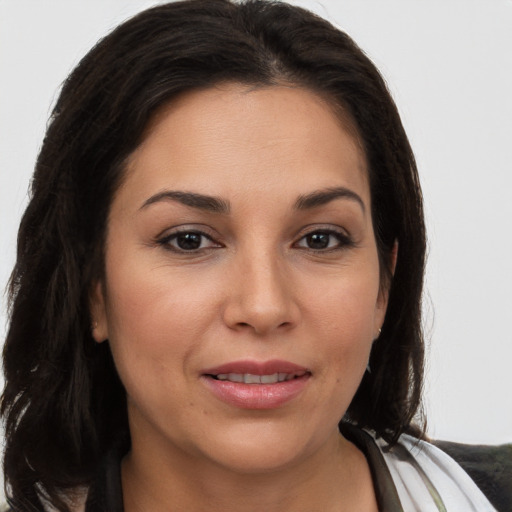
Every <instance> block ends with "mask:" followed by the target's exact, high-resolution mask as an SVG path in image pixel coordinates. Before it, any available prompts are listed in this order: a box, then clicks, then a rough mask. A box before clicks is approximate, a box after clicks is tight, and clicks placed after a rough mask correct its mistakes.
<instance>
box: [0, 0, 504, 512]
mask: <svg viewBox="0 0 512 512" xmlns="http://www.w3.org/2000/svg"><path fill="white" fill-rule="evenodd" d="M424 254H425V233H424V224H423V213H422V200H421V191H420V188H419V182H418V177H417V172H416V167H415V163H414V157H413V154H412V152H411V149H410V147H409V144H408V141H407V137H406V135H405V133H404V130H403V128H402V125H401V122H400V119H399V116H398V114H397V111H396V108H395V106H394V104H393V101H392V100H391V98H390V96H389V93H388V92H387V90H386V87H385V85H384V82H383V80H382V79H381V77H380V75H379V74H378V72H377V70H376V69H375V67H374V66H373V64H372V63H371V62H370V61H369V60H368V59H367V58H366V57H365V56H364V55H363V54H362V52H361V51H360V50H359V49H358V48H357V46H356V45H355V44H354V43H353V42H352V41H351V40H350V38H348V36H346V35H345V34H343V33H342V32H340V31H338V30H336V29H335V28H333V27H332V26H331V25H329V24H328V23H327V22H325V21H323V20H321V19H319V18H316V17H315V16H313V15H312V14H310V13H307V12H306V11H303V10H301V9H298V8H295V7H291V6H288V5H286V4H273V3H269V2H261V1H251V2H247V3H243V4H234V3H231V2H229V1H226V0H214V1H211V0H208V1H206V0H193V1H187V2H182V3H181V2H179V3H174V4H168V5H162V6H160V7H155V8H154V9H150V10H148V11H145V12H143V13H141V14H140V15H138V16H136V17H135V18H133V19H132V20H130V21H128V22H126V23H124V24H123V25H121V26H120V27H118V28H117V29H116V30H115V31H114V32H112V33H111V34H110V35H109V36H107V37H106V38H105V39H104V40H102V41H101V42H100V43H99V44H98V45H97V46H96V47H95V48H94V49H93V50H92V51H91V52H90V53H89V54H88V55H87V56H86V57H85V58H84V59H83V60H82V62H81V63H80V64H79V66H78V67H77V68H76V69H75V71H74V72H73V73H72V74H71V76H70V77H69V79H68V80H67V82H66V83H65V85H64V87H63V90H62V92H61V95H60V98H59V100H58V102H57V105H56V107H55V111H54V114H53V116H52V121H51V124H50V126H49V128H48V132H47V136H46V139H45V142H44V144H43V147H42V150H41V153H40V156H39V159H38V162H37V167H36V171H35V174H34V181H33V190H32V199H31V202H30V204H29V206H28V208H27V211H26V213H25V215H24V217H23V220H22V224H21V227H20V234H19V247H18V260H17V264H16V267H15V270H14V273H13V278H12V284H11V292H10V293H11V303H12V306H11V323H10V327H9V332H8V336H7V340H6V345H5V352H4V365H5V373H6V383H7V384H6V389H5V392H4V395H3V400H2V413H3V415H4V417H5V419H6V427H7V442H6V451H5V460H4V467H5V475H6V480H7V484H8V496H9V500H10V504H11V507H12V509H13V510H42V509H51V507H54V508H56V509H57V510H62V511H65V510H86V511H89V512H90V511H96V510H108V511H120V510H126V511H128V512H130V511H137V510H152V511H153V510H155V511H158V510H187V511H196V510H197V511H199V510H205V509H208V510H221V509H222V510H224V509H226V508H230V509H234V510H253V509H254V510H256V509H258V510H260V509H262V508H264V509H266V510H270V511H272V510H280V511H287V510H294V511H297V510H304V511H310V510H322V511H331V510H333V511H334V510H336V511H343V510H368V511H372V510H383V511H389V510H393V511H394V510H445V509H448V510H479V511H483V510H494V508H493V507H492V505H491V504H490V502H489V501H488V500H487V498H486V497H485V496H484V494H483V493H482V492H481V491H480V490H479V489H478V487H477V486H476V485H475V484H474V483H473V482H472V481H471V479H470V478H469V477H468V476H467V474H466V473H465V472H464V471H463V470H462V469H461V468H460V467H459V466H458V465H457V464H456V463H455V462H454V461H453V460H452V459H450V458H449V457H448V456H446V455H445V454H443V453H442V452H441V451H439V450H437V449H435V448H434V447H432V446H431V445H429V444H428V443H425V442H423V441H420V440H419V439H420V438H421V437H422V426H421V414H420V411H421V409H420V401H421V386H422V376H423V341H422V334H421V328H420V299H421V289H422V280H423V267H424ZM417 417H419V426H416V425H415V424H414V422H413V420H414V419H415V418H417ZM363 429H364V430H363ZM443 507H444V508H443Z"/></svg>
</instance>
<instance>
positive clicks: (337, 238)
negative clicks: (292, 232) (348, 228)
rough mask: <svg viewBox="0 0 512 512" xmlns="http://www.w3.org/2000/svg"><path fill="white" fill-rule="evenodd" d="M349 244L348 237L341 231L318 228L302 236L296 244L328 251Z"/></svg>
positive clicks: (301, 246)
mask: <svg viewBox="0 0 512 512" xmlns="http://www.w3.org/2000/svg"><path fill="white" fill-rule="evenodd" d="M351 244H352V242H351V240H350V238H349V237H348V236H347V235H345V234H343V233H339V232H337V231H334V230H319V231H313V232H311V233H308V234H307V235H305V236H303V237H302V238H301V239H300V240H299V241H298V242H297V244H296V245H297V247H300V248H301V249H311V250H313V251H325V250H327V251H328V250H336V249H342V248H343V247H346V246H347V245H351Z"/></svg>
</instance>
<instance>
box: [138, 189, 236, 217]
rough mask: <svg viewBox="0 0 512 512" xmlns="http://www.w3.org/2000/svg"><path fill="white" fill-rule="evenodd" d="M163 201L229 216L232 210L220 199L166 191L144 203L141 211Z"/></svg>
mask: <svg viewBox="0 0 512 512" xmlns="http://www.w3.org/2000/svg"><path fill="white" fill-rule="evenodd" d="M162 201H176V202H178V203H181V204H184V205H185V206H191V207H192V208H198V209H199V210H205V211H207V212H212V213H223V214H227V213H229V210H230V205H229V202H227V201H225V200H224V199H221V198H219V197H214V196H207V195H204V194H198V193H196V192H182V191H179V190H166V191H164V192H159V193H158V194H155V195H154V196H151V197H150V198H149V199H147V200H146V201H144V203H143V204H142V206H141V207H140V209H141V210H143V209H144V208H147V207H148V206H150V205H152V204H155V203H159V202H162Z"/></svg>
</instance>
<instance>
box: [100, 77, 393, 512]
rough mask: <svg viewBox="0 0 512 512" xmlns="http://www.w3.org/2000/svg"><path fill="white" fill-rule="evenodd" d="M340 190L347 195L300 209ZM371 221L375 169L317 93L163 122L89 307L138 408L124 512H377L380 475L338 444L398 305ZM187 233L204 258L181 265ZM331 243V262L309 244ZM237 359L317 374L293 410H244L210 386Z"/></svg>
mask: <svg viewBox="0 0 512 512" xmlns="http://www.w3.org/2000/svg"><path fill="white" fill-rule="evenodd" d="M334 187H338V188H339V187H343V188H344V189H345V190H348V191H349V195H347V194H345V195H341V196H340V197H335V198H332V199H331V200H329V201H326V200H325V198H324V202H323V203H322V204H320V205H317V206H316V207H310V208H303V209H298V208H297V207H296V205H297V200H298V198H300V197H301V196H305V195H308V194H312V193H314V192H317V191H325V190H327V189H332V188H334ZM164 191H185V192H193V193H198V194H206V195H209V196H215V197H217V198H221V199H222V201H224V202H225V203H229V206H230V208H229V212H224V213H219V212H212V211H206V210H204V209H201V208H196V207H193V206H188V205H185V204H182V203H181V202H180V201H178V200H175V199H169V198H160V199H159V198H158V197H155V196H157V195H158V194H161V193H162V192H164ZM350 194H352V195H350ZM150 198H153V199H150ZM148 201H149V203H148ZM370 211H371V198H370V192H369V185H368V178H367V169H366V161H365V157H364V154H363V153H362V151H361V149H360V147H359V145H358V144H357V141H356V140H355V139H354V137H353V135H351V134H350V132H349V131H348V130H347V129H346V128H345V127H344V125H343V124H342V122H341V121H340V119H339V116H336V115H335V114H334V112H333V110H332V109H331V108H330V106H329V105H328V104H327V103H326V102H325V101H323V100H322V99H321V98H320V97H319V96H317V95H316V94H314V93H312V92H309V91H307V90H304V89H301V88H294V87H285V86H274V87H268V88H256V89H254V88H248V87H246V86H241V85H235V84H226V85H223V86H220V87H216V88H211V89H207V90H203V91H196V92H189V93H187V94H184V95H183V96H181V97H179V98H178V99H176V100H174V101H173V102H172V103H171V104H170V105H168V106H167V107H166V108H164V109H163V110H161V111H160V112H159V113H158V115H157V116H156V117H155V119H154V120H153V122H152V123H151V125H150V126H149V127H148V130H147V133H146V136H145V139H144V141H143V142H142V144H141V145H140V146H139V147H138V148H137V150H136V151H135V152H134V153H133V154H132V156H131V158H130V160H129V162H128V165H127V172H126V179H125V180H124V182H123V184H122V186H121V187H120V189H119V190H118V191H117V193H116V195H115V197H114V200H113V203H112V205H111V212H110V216H109V220H108V234H107V244H106V261H105V266H106V278H105V282H101V283H97V285H96V287H95V291H94V293H93V298H92V304H91V310H92V314H93V317H94V320H95V321H96V322H97V326H96V328H95V330H94V336H95V339H96V340H97V341H98V342H102V341H104V340H106V339H108V340H109V343H110V345H111V348H112V352H113V356H114V360H115V363H116V366H117V369H118V372H119V375H120V377H121V379H122V381H123V383H124V386H125V388H126V391H127V396H128V414H129V421H130V431H131V435H132V450H131V452H130V453H129V454H128V455H127V456H126V457H125V459H124V461H123V467H122V479H123V489H124V490H123V492H124V501H125V510H127V511H128V512H134V511H137V510H153V511H164V510H165V511H167V510H172V511H175V510H180V511H181V510H187V511H200V510H210V511H217V510H223V511H224V510H226V509H230V510H244V511H253V510H254V511H256V510H258V511H260V510H265V511H280V512H283V511H288V510H289V511H292V510H293V511H294V512H297V511H299V512H300V511H304V512H306V511H311V510H322V511H331V510H332V511H334V510H336V511H338V512H339V511H344V510H347V511H348V510H351V511H353V510H365V511H372V510H373V511H376V510H377V505H376V502H375V496H374V491H373V485H372V482H371V477H370V473H369V469H368V466H367V463H366V460H365V458H364V456H363V455H362V454H361V453H360V452H359V451H358V449H357V448H356V447H355V446H354V445H352V444H351V443H349V442H348V441H346V440H345V439H344V438H343V437H342V436H341V435H340V434H339V432H338V428H337V424H338V422H339V420H340V418H341V417H342V416H343V415H344V413H345V411H346V410H347V408H348V406H349V404H350V401H351V399H352V397H353V396H354V394H355V392H356V390H357V387H358V385H359V383H360V381H361V378H362V376H363V374H364V371H365V368H366V365H367V361H368V357H369V353H370V350H371V346H372V342H373V340H374V339H376V338H377V337H378V330H379V328H380V327H381V325H382V323H383V321H384V315H385V310H386V305H387V297H386V293H385V291H383V290H382V289H381V286H380V283H381V281H380V271H379V262H378V257H377V248H376V243H375V236H374V231H373V226H372V220H371V214H370ZM177 228H179V230H181V231H186V232H191V231H194V232H197V231H201V232H203V233H205V235H204V236H199V241H200V244H201V245H200V246H199V248H198V249H197V250H188V251H187V250H183V249H180V247H179V242H178V239H177V238H176V237H173V236H172V235H173V234H174V235H175V234H176V229H177ZM329 230H330V231H331V233H329V232H328V231H329ZM319 232H321V233H320V238H321V240H322V241H323V242H326V244H327V246H326V247H325V248H320V249H318V246H314V247H312V246H311V245H312V240H313V239H312V238H311V236H309V238H308V236H307V235H311V233H317V236H318V233H319ZM196 240H197V239H196ZM241 359H243V360H248V359H249V360H255V361H267V360H270V359H281V360H286V361H290V362H293V363H295V364H298V365H301V366H303V367H306V368H307V369H308V370H309V371H310V372H311V375H310V378H309V379H308V381H307V383H306V385H305V386H304V389H303V390H302V391H301V392H300V393H299V394H298V395H297V396H296V397H295V398H293V399H292V400H291V401H288V402H287V403H285V404H284V405H283V406H281V407H278V408H276V409H271V410H265V409H263V410H252V409H241V408H238V407H235V406H233V405H230V404H226V403H225V402H223V401H221V400H219V399H218V398H217V397H215V396H214V395H213V394H212V392H211V391H210V389H209V388H208V387H207V386H205V384H204V381H203V380H202V371H203V370H204V369H205V368H209V367H212V366H216V365H220V364H223V363H226V362H230V361H235V360H241Z"/></svg>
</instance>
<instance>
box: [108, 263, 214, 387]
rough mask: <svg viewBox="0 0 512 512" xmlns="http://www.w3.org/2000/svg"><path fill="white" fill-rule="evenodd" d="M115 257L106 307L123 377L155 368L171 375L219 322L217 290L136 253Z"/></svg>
mask: <svg viewBox="0 0 512 512" xmlns="http://www.w3.org/2000/svg"><path fill="white" fill-rule="evenodd" d="M114 261H115V264H114ZM114 261H111V263H112V264H111V265H110V266H109V267H107V275H108V281H107V284H106V297H107V307H106V311H107V321H108V333H109V340H110V344H111V347H112V352H113V355H114V359H115V361H116V365H117V367H118V370H119V372H120V373H121V374H123V373H124V374H125V375H124V376H123V375H122V377H125V378H128V377H129V375H128V374H130V375H132V374H133V375H139V374H143V373H144V372H145V371H148V368H149V367H151V372H154V373H156V374H160V373H164V374H168V372H169V370H170V366H172V367H173V368H174V369H175V370H176V369H177V368H181V367H182V366H183V365H185V364H186V361H187V359H188V358H189V357H191V354H193V353H194V351H195V350H196V348H197V347H198V345H199V340H200V339H201V335H202V333H203V332H204V330H205V329H207V328H208V325H210V324H211V323H212V321H213V320H212V314H213V313H212V307H211V306H210V307H208V304H211V303H212V302H214V301H213V300H212V295H213V293H214V290H213V289H209V290H208V289H205V286H204V284H203V285H202V286H201V285H200V283H201V282H203V283H204V280H201V279H199V280H191V279H187V278H186V277H185V276H180V275H179V274H178V273H176V272H173V270H172V269H171V268H169V267H166V266H156V267H153V266H151V265H148V264H147V263H146V262H144V261H143V260H142V261H141V260H138V261H137V258H136V257H133V258H127V259H125V260H120V259H117V260H114ZM108 263H109V262H107V264H108ZM127 276H129V277H127ZM145 378H147V376H146V377H145ZM123 380H124V379H123Z"/></svg>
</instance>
